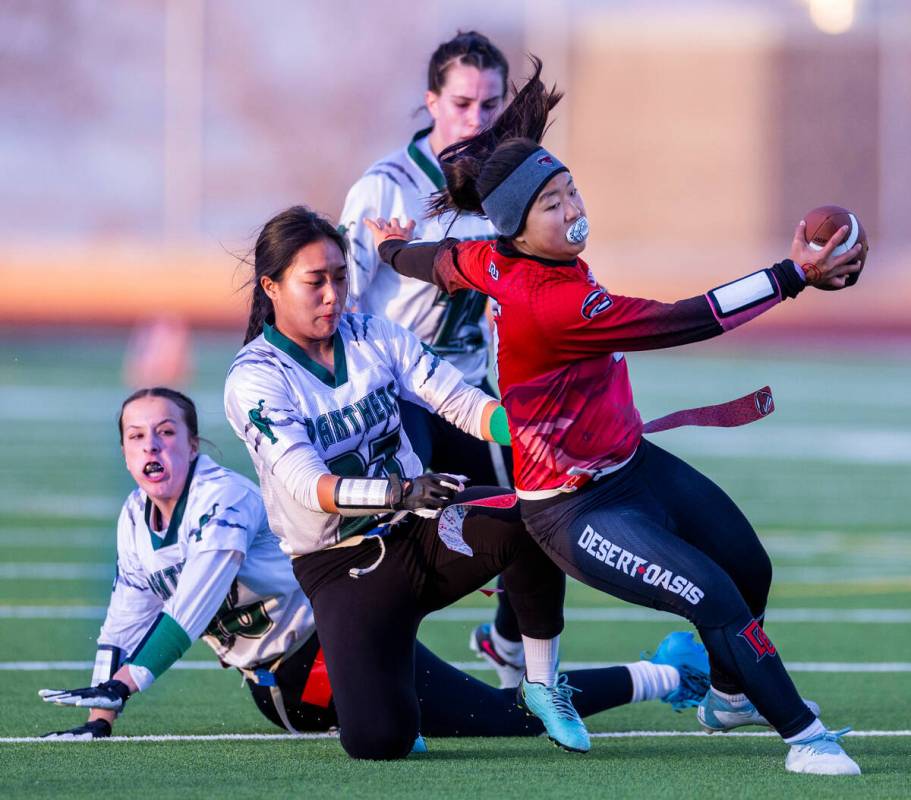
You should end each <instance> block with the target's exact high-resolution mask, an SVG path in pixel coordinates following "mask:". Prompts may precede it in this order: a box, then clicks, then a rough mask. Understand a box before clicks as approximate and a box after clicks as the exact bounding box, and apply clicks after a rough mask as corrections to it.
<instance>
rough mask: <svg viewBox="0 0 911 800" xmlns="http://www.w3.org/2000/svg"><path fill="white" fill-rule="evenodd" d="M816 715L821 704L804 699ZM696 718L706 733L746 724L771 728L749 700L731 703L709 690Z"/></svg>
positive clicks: (727, 729) (723, 731) (729, 729)
mask: <svg viewBox="0 0 911 800" xmlns="http://www.w3.org/2000/svg"><path fill="white" fill-rule="evenodd" d="M803 702H804V703H805V704H806V706H807V708H809V709H810V711H812V712H813V714H814V715H815V716H817V717H818V716H819V706H818V705H817V704H816V703H814V702H813V701H812V700H804V701H803ZM696 719H697V720H699V724H700V725H701V726H702V728H703V730H705V732H706V733H725V732H727V731H732V730H734V728H741V727H743V726H744V725H763V726H764V727H766V728H771V727H772V726H771V725H770V724H769V721H768V720H767V719H766V718H765V717H764V716H762V714H760V713H759V709H758V708H756V706H754V705H753V704H752V703H750V702H749V701H748V702H747V703H746V704H745V705H736V706H735V705H731V703H729V702H728V701H727V700H725V699H724V698H723V697H719V696H718V695H717V694H715V692H713V691H711V690H709V692H708V694H706V696H705V697H704V698H703V700H702V702H701V703H700V704H699V708H698V709H696Z"/></svg>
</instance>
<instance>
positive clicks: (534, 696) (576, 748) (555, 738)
mask: <svg viewBox="0 0 911 800" xmlns="http://www.w3.org/2000/svg"><path fill="white" fill-rule="evenodd" d="M577 691H579V690H578V689H576V688H574V687H572V686H570V685H569V679H568V678H567V677H566V675H560V677H559V678H558V679H557V684H556V686H553V687H550V686H545V685H544V684H543V683H530V682H529V681H527V680H526V679H525V678H522V682H521V683H520V684H519V688H518V689H517V691H516V696H517V700H518V703H519V707H520V708H524V709H525V710H526V711H527V712H528V713H529V715H533V716H535V717H537V718H538V719H539V720H541V722H543V723H544V729H545V730H546V731H547V738H548V739H550V740H551V741H552V742H553V743H554V744H555V745H557V746H558V747H562V748H563V749H564V750H569V751H570V752H572V753H587V752H588V751H589V750H590V749H591V746H592V745H591V740H590V739H589V738H588V731H587V730H586V729H585V723H584V722H583V721H582V717H580V716H579V712H578V711H576V709H575V707H574V706H573V702H572V693H573V692H577Z"/></svg>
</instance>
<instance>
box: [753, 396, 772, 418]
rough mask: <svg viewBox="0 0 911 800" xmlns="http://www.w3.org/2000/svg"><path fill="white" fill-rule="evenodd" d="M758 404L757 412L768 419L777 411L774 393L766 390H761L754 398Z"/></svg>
mask: <svg viewBox="0 0 911 800" xmlns="http://www.w3.org/2000/svg"><path fill="white" fill-rule="evenodd" d="M753 400H754V401H755V402H756V410H757V411H758V412H759V413H760V414H761V415H762V416H763V417H767V416H768V415H769V414H771V413H772V412H773V411H774V410H775V400H773V399H772V393H771V392H767V391H766V390H765V389H760V390H759V391H758V392H756V394H755V395H754V396H753Z"/></svg>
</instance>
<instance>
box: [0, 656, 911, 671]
mask: <svg viewBox="0 0 911 800" xmlns="http://www.w3.org/2000/svg"><path fill="white" fill-rule="evenodd" d="M449 663H450V665H451V666H453V667H455V668H456V669H460V670H468V671H472V672H488V671H490V670H492V669H493V667H492V666H491V665H490V664H488V663H487V662H486V661H482V660H480V659H478V660H476V661H450V662H449ZM93 666H94V662H92V661H0V672H46V671H51V670H64V671H65V670H91V669H92V667H93ZM617 666H622V663H621V662H616V661H561V662H560V667H561V669H563V670H564V671H565V670H574V669H603V668H605V667H617ZM786 666H787V668H788V671H789V672H911V661H791V662H789V663H788V664H787V665H786ZM171 669H182V670H202V671H209V670H213V671H214V670H219V671H220V670H222V669H224V667H222V666H221V664H219V663H218V662H217V661H188V660H183V661H178V662H177V663H176V664H174V666H172V667H171Z"/></svg>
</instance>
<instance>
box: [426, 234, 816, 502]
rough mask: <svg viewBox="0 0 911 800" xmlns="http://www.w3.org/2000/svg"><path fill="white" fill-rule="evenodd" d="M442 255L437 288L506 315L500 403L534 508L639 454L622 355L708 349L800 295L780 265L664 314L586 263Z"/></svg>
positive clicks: (490, 253)
mask: <svg viewBox="0 0 911 800" xmlns="http://www.w3.org/2000/svg"><path fill="white" fill-rule="evenodd" d="M441 245H442V246H440V247H439V249H438V250H437V251H436V255H435V259H434V263H433V271H434V276H433V277H434V282H436V283H438V284H439V285H440V286H442V287H443V288H445V289H446V290H447V291H449V292H454V291H457V290H459V289H465V288H471V289H477V290H479V291H481V292H484V293H485V294H487V295H489V296H490V297H492V298H493V299H494V300H495V301H496V303H497V308H496V309H495V312H494V316H495V319H496V326H497V361H498V370H499V384H500V391H501V393H502V401H503V405H504V407H505V408H506V413H507V416H508V419H509V426H510V432H511V434H512V439H513V458H514V474H515V481H516V488H517V490H519V494H520V495H524V496H526V497H528V496H540V495H531V494H529V493H533V492H534V493H537V492H545V491H549V492H553V491H554V490H557V489H559V488H561V487H563V486H564V485H565V484H566V483H567V480H568V478H569V476H568V471H569V470H570V469H571V468H572V467H577V468H579V469H582V470H591V471H598V470H600V469H604V468H608V467H610V466H613V465H616V464H619V463H622V462H623V461H625V460H626V459H628V458H629V457H630V456H631V455H632V454H633V453H634V452H635V450H636V447H637V445H638V443H639V440H640V438H641V436H642V419H641V417H640V416H639V412H638V410H637V409H636V405H635V403H634V401H633V393H632V387H631V386H630V380H629V374H628V371H627V366H626V360H625V359H624V357H623V352H624V351H626V350H653V349H657V348H661V347H671V346H674V345H680V344H685V343H688V342H694V341H698V340H702V339H707V338H709V337H711V336H715V335H718V334H720V333H722V332H723V331H724V330H728V329H730V328H732V327H736V326H737V325H739V324H741V323H743V322H745V321H746V320H748V319H751V318H752V317H754V316H756V315H757V314H759V313H762V311H765V310H766V309H767V308H770V307H771V306H773V305H775V304H777V303H778V302H780V301H781V300H782V297H783V294H782V291H781V288H780V287H781V284H782V282H786V283H787V284H789V285H788V286H787V289H788V291H787V294H786V295H785V296H794V295H796V293H797V291H799V289H800V288H802V281H800V280H799V279H798V273H797V271H796V270H792V272H791V274H786V273H785V272H783V271H782V270H785V269H786V267H785V266H784V265H776V266H775V267H773V268H771V269H768V270H763V271H761V272H757V273H754V274H753V275H750V276H748V277H746V278H742V279H740V280H739V281H735V282H732V283H731V284H728V285H726V286H724V287H719V288H718V289H714V290H712V291H711V292H709V293H707V294H705V295H699V296H697V297H692V298H689V299H687V300H681V301H679V302H677V303H661V302H657V301H654V300H644V299H640V298H635V297H623V296H620V295H614V294H609V293H608V292H607V290H606V289H604V288H603V287H602V286H599V285H598V283H597V281H596V280H595V279H594V277H593V275H592V273H591V271H590V270H589V268H588V266H587V265H586V263H585V262H584V261H582V260H581V259H574V260H573V261H570V262H554V261H547V260H543V259H535V258H532V257H528V256H525V255H522V254H520V253H518V252H516V251H514V250H512V249H511V248H509V246H508V245H506V244H505V243H504V242H502V241H501V242H459V243H455V242H454V241H452V240H447V241H446V242H443V243H441ZM785 264H789V262H785ZM790 267H791V268H793V264H791V265H790ZM792 279H793V280H792ZM798 283H799V287H797V284H798ZM795 287H797V288H795Z"/></svg>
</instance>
